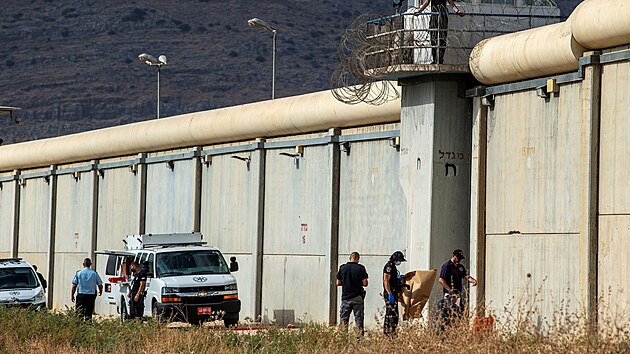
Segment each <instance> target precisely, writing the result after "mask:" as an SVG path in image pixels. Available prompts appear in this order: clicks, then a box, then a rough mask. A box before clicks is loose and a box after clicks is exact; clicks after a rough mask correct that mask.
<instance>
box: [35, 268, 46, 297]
mask: <svg viewBox="0 0 630 354" xmlns="http://www.w3.org/2000/svg"><path fill="white" fill-rule="evenodd" d="M33 269H35V273H36V274H37V278H39V282H40V283H42V288H44V291H46V288H47V287H48V282H46V279H44V276H43V275H42V273H40V272H38V271H37V266H36V265H35V264H33Z"/></svg>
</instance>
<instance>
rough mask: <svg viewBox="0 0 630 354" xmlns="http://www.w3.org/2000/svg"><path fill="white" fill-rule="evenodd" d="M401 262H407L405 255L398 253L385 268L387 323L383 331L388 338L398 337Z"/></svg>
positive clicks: (384, 283) (392, 256)
mask: <svg viewBox="0 0 630 354" xmlns="http://www.w3.org/2000/svg"><path fill="white" fill-rule="evenodd" d="M401 262H406V259H405V255H403V253H402V252H400V251H396V252H394V253H393V254H392V255H391V257H389V261H387V263H385V267H383V297H384V298H385V323H384V324H383V330H384V332H385V335H387V336H392V337H393V336H395V335H396V327H397V326H398V296H399V295H400V292H401V288H402V284H401V279H402V274H398V269H397V268H396V266H398V265H400V263H401Z"/></svg>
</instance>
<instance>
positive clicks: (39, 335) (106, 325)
mask: <svg viewBox="0 0 630 354" xmlns="http://www.w3.org/2000/svg"><path fill="white" fill-rule="evenodd" d="M523 328H524V327H523ZM351 333H352V332H351ZM569 333H570V332H568V331H564V332H563V331H556V332H554V334H547V335H542V334H539V333H536V332H532V331H520V332H516V333H513V334H510V335H499V334H497V333H496V332H495V333H492V334H485V335H479V334H473V333H472V332H471V331H470V330H469V329H468V326H467V325H464V324H458V325H456V326H454V327H451V328H449V329H447V330H446V331H445V332H443V333H436V332H434V331H432V330H431V329H429V328H426V327H424V326H418V325H416V326H411V325H410V326H404V327H401V328H400V331H399V334H398V336H397V338H395V339H390V338H387V337H385V336H383V335H382V334H381V332H380V331H379V330H374V331H369V332H368V333H367V334H366V336H365V337H363V338H358V337H357V336H355V335H353V334H350V335H348V334H344V332H343V331H340V330H339V329H338V328H336V327H328V326H323V325H317V324H308V325H305V326H304V327H302V328H299V329H295V330H286V329H281V328H277V327H271V328H269V329H268V330H264V331H258V332H253V333H243V332H238V331H228V330H216V329H209V328H207V327H186V328H177V329H174V328H167V327H166V326H165V325H161V324H158V323H156V322H153V321H147V322H145V323H137V322H129V323H125V324H121V323H120V322H118V321H117V320H114V319H111V320H103V321H100V322H93V323H89V322H84V321H82V320H80V319H79V318H77V317H76V316H75V315H74V314H72V313H69V314H52V313H46V312H40V313H36V312H28V311H21V310H17V309H0V353H51V352H58V353H60V352H62V353H87V352H91V353H93V352H99V353H101V352H121V353H127V352H133V353H219V352H220V353H374V352H389V351H392V348H396V349H395V350H396V351H401V350H402V351H403V352H408V353H417V352H445V351H452V350H458V351H464V352H468V353H476V352H483V353H506V352H510V353H532V352H538V353H549V352H561V353H568V352H570V353H593V352H598V353H619V352H630V342H629V341H628V338H620V337H617V338H615V339H614V340H613V339H605V338H603V337H601V336H598V335H579V334H569Z"/></svg>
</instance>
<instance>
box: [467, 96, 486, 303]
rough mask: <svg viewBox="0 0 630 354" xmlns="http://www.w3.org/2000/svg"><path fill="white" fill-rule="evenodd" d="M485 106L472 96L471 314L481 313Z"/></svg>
mask: <svg viewBox="0 0 630 354" xmlns="http://www.w3.org/2000/svg"><path fill="white" fill-rule="evenodd" d="M487 117H488V108H487V106H485V105H484V104H482V98H481V96H477V97H474V98H473V122H472V151H471V167H470V169H471V171H470V174H471V178H470V199H471V201H470V253H469V256H468V262H469V263H468V264H469V265H470V273H471V274H475V275H476V278H477V286H476V287H473V288H470V310H471V313H478V314H480V315H483V314H484V310H485V289H486V287H485V285H486V282H485V278H486V277H485V272H486V271H485V270H486V267H485V264H486V161H487V147H488V146H487V135H486V134H487V130H486V127H487V125H486V122H487Z"/></svg>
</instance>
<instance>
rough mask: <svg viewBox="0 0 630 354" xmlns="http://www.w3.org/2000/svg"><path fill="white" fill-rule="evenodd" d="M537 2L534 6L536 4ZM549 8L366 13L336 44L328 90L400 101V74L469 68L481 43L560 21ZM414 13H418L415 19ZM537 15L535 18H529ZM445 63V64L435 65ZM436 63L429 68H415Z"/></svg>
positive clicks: (349, 98) (348, 98)
mask: <svg viewBox="0 0 630 354" xmlns="http://www.w3.org/2000/svg"><path fill="white" fill-rule="evenodd" d="M533 3H536V2H535V1H534V2H533ZM554 9H555V8H553V7H549V6H534V5H532V6H528V7H514V6H509V5H503V6H499V5H495V6H491V7H489V11H490V12H488V13H483V14H482V13H468V14H465V16H463V17H459V16H456V15H453V14H448V11H447V10H446V8H444V9H440V11H439V12H431V8H430V7H427V9H425V11H424V12H423V13H420V14H415V12H416V11H417V9H416V8H413V7H412V8H409V9H408V10H407V11H406V12H404V13H401V14H396V15H384V14H376V13H371V14H363V15H360V16H359V17H357V18H356V19H355V20H354V21H353V22H352V24H351V25H350V26H349V27H348V28H347V29H346V31H345V32H344V34H343V36H342V38H341V40H340V42H339V46H338V49H337V51H338V55H339V65H338V66H337V68H336V69H335V71H334V72H333V74H332V76H331V80H330V86H331V90H332V93H333V96H334V97H335V98H336V99H337V100H339V101H341V102H344V103H347V104H357V103H361V102H364V103H368V104H372V105H380V104H383V103H385V102H387V101H389V100H392V99H396V98H398V97H400V93H399V91H398V89H397V88H396V86H395V84H394V83H392V82H390V81H387V80H388V79H390V80H391V79H396V74H397V73H400V72H402V71H408V70H409V71H414V70H415V71H420V70H427V71H428V70H430V71H432V72H440V71H444V70H452V66H453V65H458V66H464V67H467V65H468V58H469V56H470V54H471V50H472V48H473V47H474V46H475V45H476V44H477V43H479V42H480V41H482V40H483V39H486V38H490V37H494V36H497V35H500V34H505V33H511V32H514V31H519V30H524V29H529V28H533V27H539V26H543V25H547V24H551V23H555V22H559V21H560V17H559V16H554V15H552V11H554ZM414 14H415V15H414ZM530 14H537V15H534V16H532V15H530ZM434 64H444V65H434ZM417 65H434V66H432V67H430V68H424V69H423V68H418V67H415V68H413V67H411V66H417Z"/></svg>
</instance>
